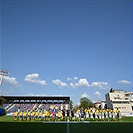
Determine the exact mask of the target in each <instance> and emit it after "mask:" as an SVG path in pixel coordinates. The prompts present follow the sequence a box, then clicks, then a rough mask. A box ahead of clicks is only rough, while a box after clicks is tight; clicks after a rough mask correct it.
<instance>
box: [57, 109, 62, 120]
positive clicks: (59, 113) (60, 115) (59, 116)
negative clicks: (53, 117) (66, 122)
mask: <svg viewBox="0 0 133 133" xmlns="http://www.w3.org/2000/svg"><path fill="white" fill-rule="evenodd" d="M61 117H62V111H61V110H59V111H58V121H61Z"/></svg>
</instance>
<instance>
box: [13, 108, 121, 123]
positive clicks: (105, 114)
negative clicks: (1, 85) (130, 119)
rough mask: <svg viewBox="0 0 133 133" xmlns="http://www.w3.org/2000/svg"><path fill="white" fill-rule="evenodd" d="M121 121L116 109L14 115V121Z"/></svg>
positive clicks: (54, 109)
mask: <svg viewBox="0 0 133 133" xmlns="http://www.w3.org/2000/svg"><path fill="white" fill-rule="evenodd" d="M116 119H119V120H121V119H122V116H121V112H120V110H119V109H118V108H117V110H116V111H114V110H110V109H106V110H97V109H95V110H94V109H89V108H87V109H85V110H84V109H83V108H79V109H77V110H76V111H74V110H73V109H72V110H65V109H63V110H60V109H57V108H56V107H54V108H53V109H49V110H43V109H37V108H36V109H35V110H28V111H24V112H23V111H20V110H19V111H17V112H15V114H14V120H45V121H55V120H56V121H69V120H70V121H94V120H95V121H102V120H103V121H104V120H106V121H110V120H113V121H115V120H116Z"/></svg>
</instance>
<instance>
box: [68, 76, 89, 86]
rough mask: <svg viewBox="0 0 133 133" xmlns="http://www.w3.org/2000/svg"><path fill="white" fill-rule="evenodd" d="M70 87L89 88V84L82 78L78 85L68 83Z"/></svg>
mask: <svg viewBox="0 0 133 133" xmlns="http://www.w3.org/2000/svg"><path fill="white" fill-rule="evenodd" d="M70 86H71V87H73V88H76V87H81V86H84V87H89V82H88V81H87V79H85V78H83V79H79V81H78V83H70Z"/></svg>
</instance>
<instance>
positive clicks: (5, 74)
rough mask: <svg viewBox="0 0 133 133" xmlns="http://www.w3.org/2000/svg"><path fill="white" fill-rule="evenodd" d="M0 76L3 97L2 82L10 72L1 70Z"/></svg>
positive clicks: (0, 93) (0, 92)
mask: <svg viewBox="0 0 133 133" xmlns="http://www.w3.org/2000/svg"><path fill="white" fill-rule="evenodd" d="M0 75H1V77H0V95H2V91H1V85H2V82H3V78H4V76H7V75H8V71H7V70H5V69H1V70H0Z"/></svg>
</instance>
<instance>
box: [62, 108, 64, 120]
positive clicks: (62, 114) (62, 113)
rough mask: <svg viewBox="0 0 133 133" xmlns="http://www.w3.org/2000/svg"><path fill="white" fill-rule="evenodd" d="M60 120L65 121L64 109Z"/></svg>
mask: <svg viewBox="0 0 133 133" xmlns="http://www.w3.org/2000/svg"><path fill="white" fill-rule="evenodd" d="M62 117H63V118H62V120H63V121H64V120H65V108H63V110H62Z"/></svg>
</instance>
